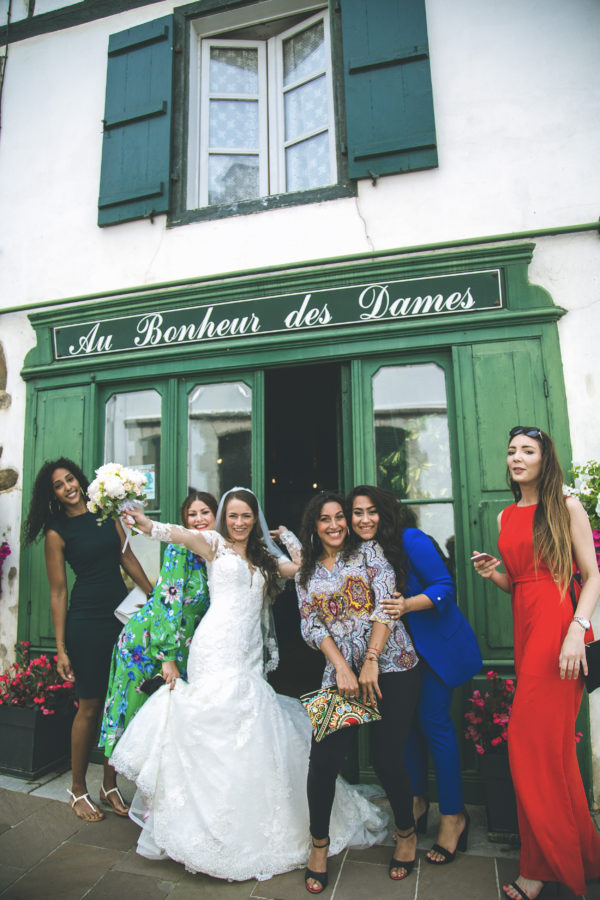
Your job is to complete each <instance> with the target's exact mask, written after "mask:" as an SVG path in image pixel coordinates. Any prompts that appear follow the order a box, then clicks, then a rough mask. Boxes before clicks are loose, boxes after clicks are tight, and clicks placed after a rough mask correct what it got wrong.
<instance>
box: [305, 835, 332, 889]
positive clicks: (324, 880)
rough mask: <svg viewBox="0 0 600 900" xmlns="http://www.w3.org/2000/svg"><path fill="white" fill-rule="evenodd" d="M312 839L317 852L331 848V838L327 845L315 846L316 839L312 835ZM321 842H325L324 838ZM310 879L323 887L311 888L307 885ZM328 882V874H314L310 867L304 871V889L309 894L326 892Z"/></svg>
mask: <svg viewBox="0 0 600 900" xmlns="http://www.w3.org/2000/svg"><path fill="white" fill-rule="evenodd" d="M311 839H312V845H313V847H316V849H317V850H324V849H325V847H329V838H327V843H326V844H315V839H314V837H312V835H311ZM319 840H323V838H319ZM309 878H312V879H313V881H318V882H319V884H320V885H321V887H320V888H309V886H308V885H307V883H306V882H307V881H308V879H309ZM328 882H329V875H328V874H327V872H313V871H312V869H309V868H308V866H307V867H306V869H305V870H304V887H305V888H306V890H307V891H308V893H309V894H320V893H322V892H323V891H324V890H325V888H326V887H327V884H328Z"/></svg>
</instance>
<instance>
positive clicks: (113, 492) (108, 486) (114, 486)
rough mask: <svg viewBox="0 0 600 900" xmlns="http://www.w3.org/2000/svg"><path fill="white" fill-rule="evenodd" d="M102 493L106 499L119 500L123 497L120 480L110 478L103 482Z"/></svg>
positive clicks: (123, 490) (123, 491) (123, 492)
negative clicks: (114, 498)
mask: <svg viewBox="0 0 600 900" xmlns="http://www.w3.org/2000/svg"><path fill="white" fill-rule="evenodd" d="M104 493H105V494H106V495H107V496H108V497H117V498H118V499H121V498H122V497H124V496H125V489H124V487H123V482H122V481H121V479H120V478H117V477H115V476H110V477H108V478H105V480H104Z"/></svg>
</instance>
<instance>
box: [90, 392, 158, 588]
mask: <svg viewBox="0 0 600 900" xmlns="http://www.w3.org/2000/svg"><path fill="white" fill-rule="evenodd" d="M160 424H161V397H160V394H159V393H158V391H131V392H130V393H124V394H114V395H113V396H112V397H111V398H110V400H108V402H107V404H106V409H105V429H104V462H119V463H121V464H122V465H124V466H131V468H133V469H141V470H143V471H144V472H145V473H146V475H147V477H148V481H149V489H148V490H147V491H146V494H147V497H148V500H147V503H146V512H149V511H151V510H157V509H159V507H160ZM131 548H132V550H133V552H134V553H135V555H136V556H137V558H138V559H139V561H140V563H141V564H142V568H143V569H144V571H145V573H146V575H147V576H148V578H149V579H150V581H154V580H155V579H156V578H157V577H158V573H159V571H160V556H161V550H160V544H159V543H158V542H157V541H149V540H147V539H146V538H145V537H144V536H143V535H141V534H140V535H132V537H131ZM130 587H133V584H131V585H130Z"/></svg>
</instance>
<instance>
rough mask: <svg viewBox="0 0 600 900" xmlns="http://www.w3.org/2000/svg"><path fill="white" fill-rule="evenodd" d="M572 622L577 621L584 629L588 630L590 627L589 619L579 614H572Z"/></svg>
mask: <svg viewBox="0 0 600 900" xmlns="http://www.w3.org/2000/svg"><path fill="white" fill-rule="evenodd" d="M573 622H577V624H578V625H581V627H582V628H583V630H584V631H589V630H590V628H591V627H592V623H591V622H590V620H589V619H584V618H582V617H581V616H573Z"/></svg>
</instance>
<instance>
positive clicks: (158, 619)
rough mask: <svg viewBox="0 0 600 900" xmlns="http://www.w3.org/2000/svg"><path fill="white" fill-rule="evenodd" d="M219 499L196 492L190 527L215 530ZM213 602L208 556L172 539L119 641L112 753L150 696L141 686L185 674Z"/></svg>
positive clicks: (110, 714)
mask: <svg viewBox="0 0 600 900" xmlns="http://www.w3.org/2000/svg"><path fill="white" fill-rule="evenodd" d="M216 512H217V501H216V500H215V498H214V497H213V496H212V494H207V493H205V492H203V491H192V492H191V493H190V494H189V496H188V497H186V499H185V500H184V503H183V506H182V507H181V519H182V521H183V524H184V525H185V526H186V528H195V529H197V530H198V531H203V530H205V529H214V527H215V514H216ZM208 606H209V597H208V586H207V582H206V566H205V564H204V561H203V560H202V559H201V558H200V557H199V556H196V555H195V554H194V553H192V551H191V550H186V548H185V547H181V546H179V545H177V544H169V545H168V547H167V549H166V550H165V554H164V557H163V564H162V569H161V571H160V575H159V577H158V581H157V582H156V585H155V587H154V590H153V592H152V594H151V595H150V599H149V600H148V602H147V603H145V604H144V606H142V608H141V609H140V610H139V611H138V612H137V613H136V614H135V615H134V616H132V617H131V619H130V620H129V622H128V623H127V625H125V627H124V628H123V630H122V632H121V634H120V635H119V638H118V640H117V642H116V644H115V647H114V650H113V655H112V662H111V667H110V678H109V683H108V692H107V694H106V702H105V705H104V715H103V717H102V726H101V729H100V740H99V742H98V743H99V746H100V747H102V748H103V749H104V753H105V755H106V756H107V757H109V758H110V757H111V756H112V752H113V750H114V747H115V744H116V743H117V741H118V740H119V738H120V737H121V735H122V734H123V732H124V731H125V729H126V728H127V725H128V724H129V722H130V721H131V719H132V718H133V717H134V716H135V714H136V712H137V711H138V709H139V708H140V706H141V705H142V704H143V702H144V700H146V694H144V693H143V692H141V691H140V685H141V684H142V682H143V681H146V679H148V678H152V677H153V676H154V675H162V676H163V678H164V679H165V681H166V682H167V683H170V682H171V681H173V680H174V679H176V678H180V677H182V678H185V677H186V674H187V672H186V670H187V659H188V653H189V648H190V644H191V642H192V637H193V635H194V631H195V630H196V626H197V625H198V622H199V621H200V619H201V618H202V616H203V615H204V614H205V612H206V610H207V609H208Z"/></svg>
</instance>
